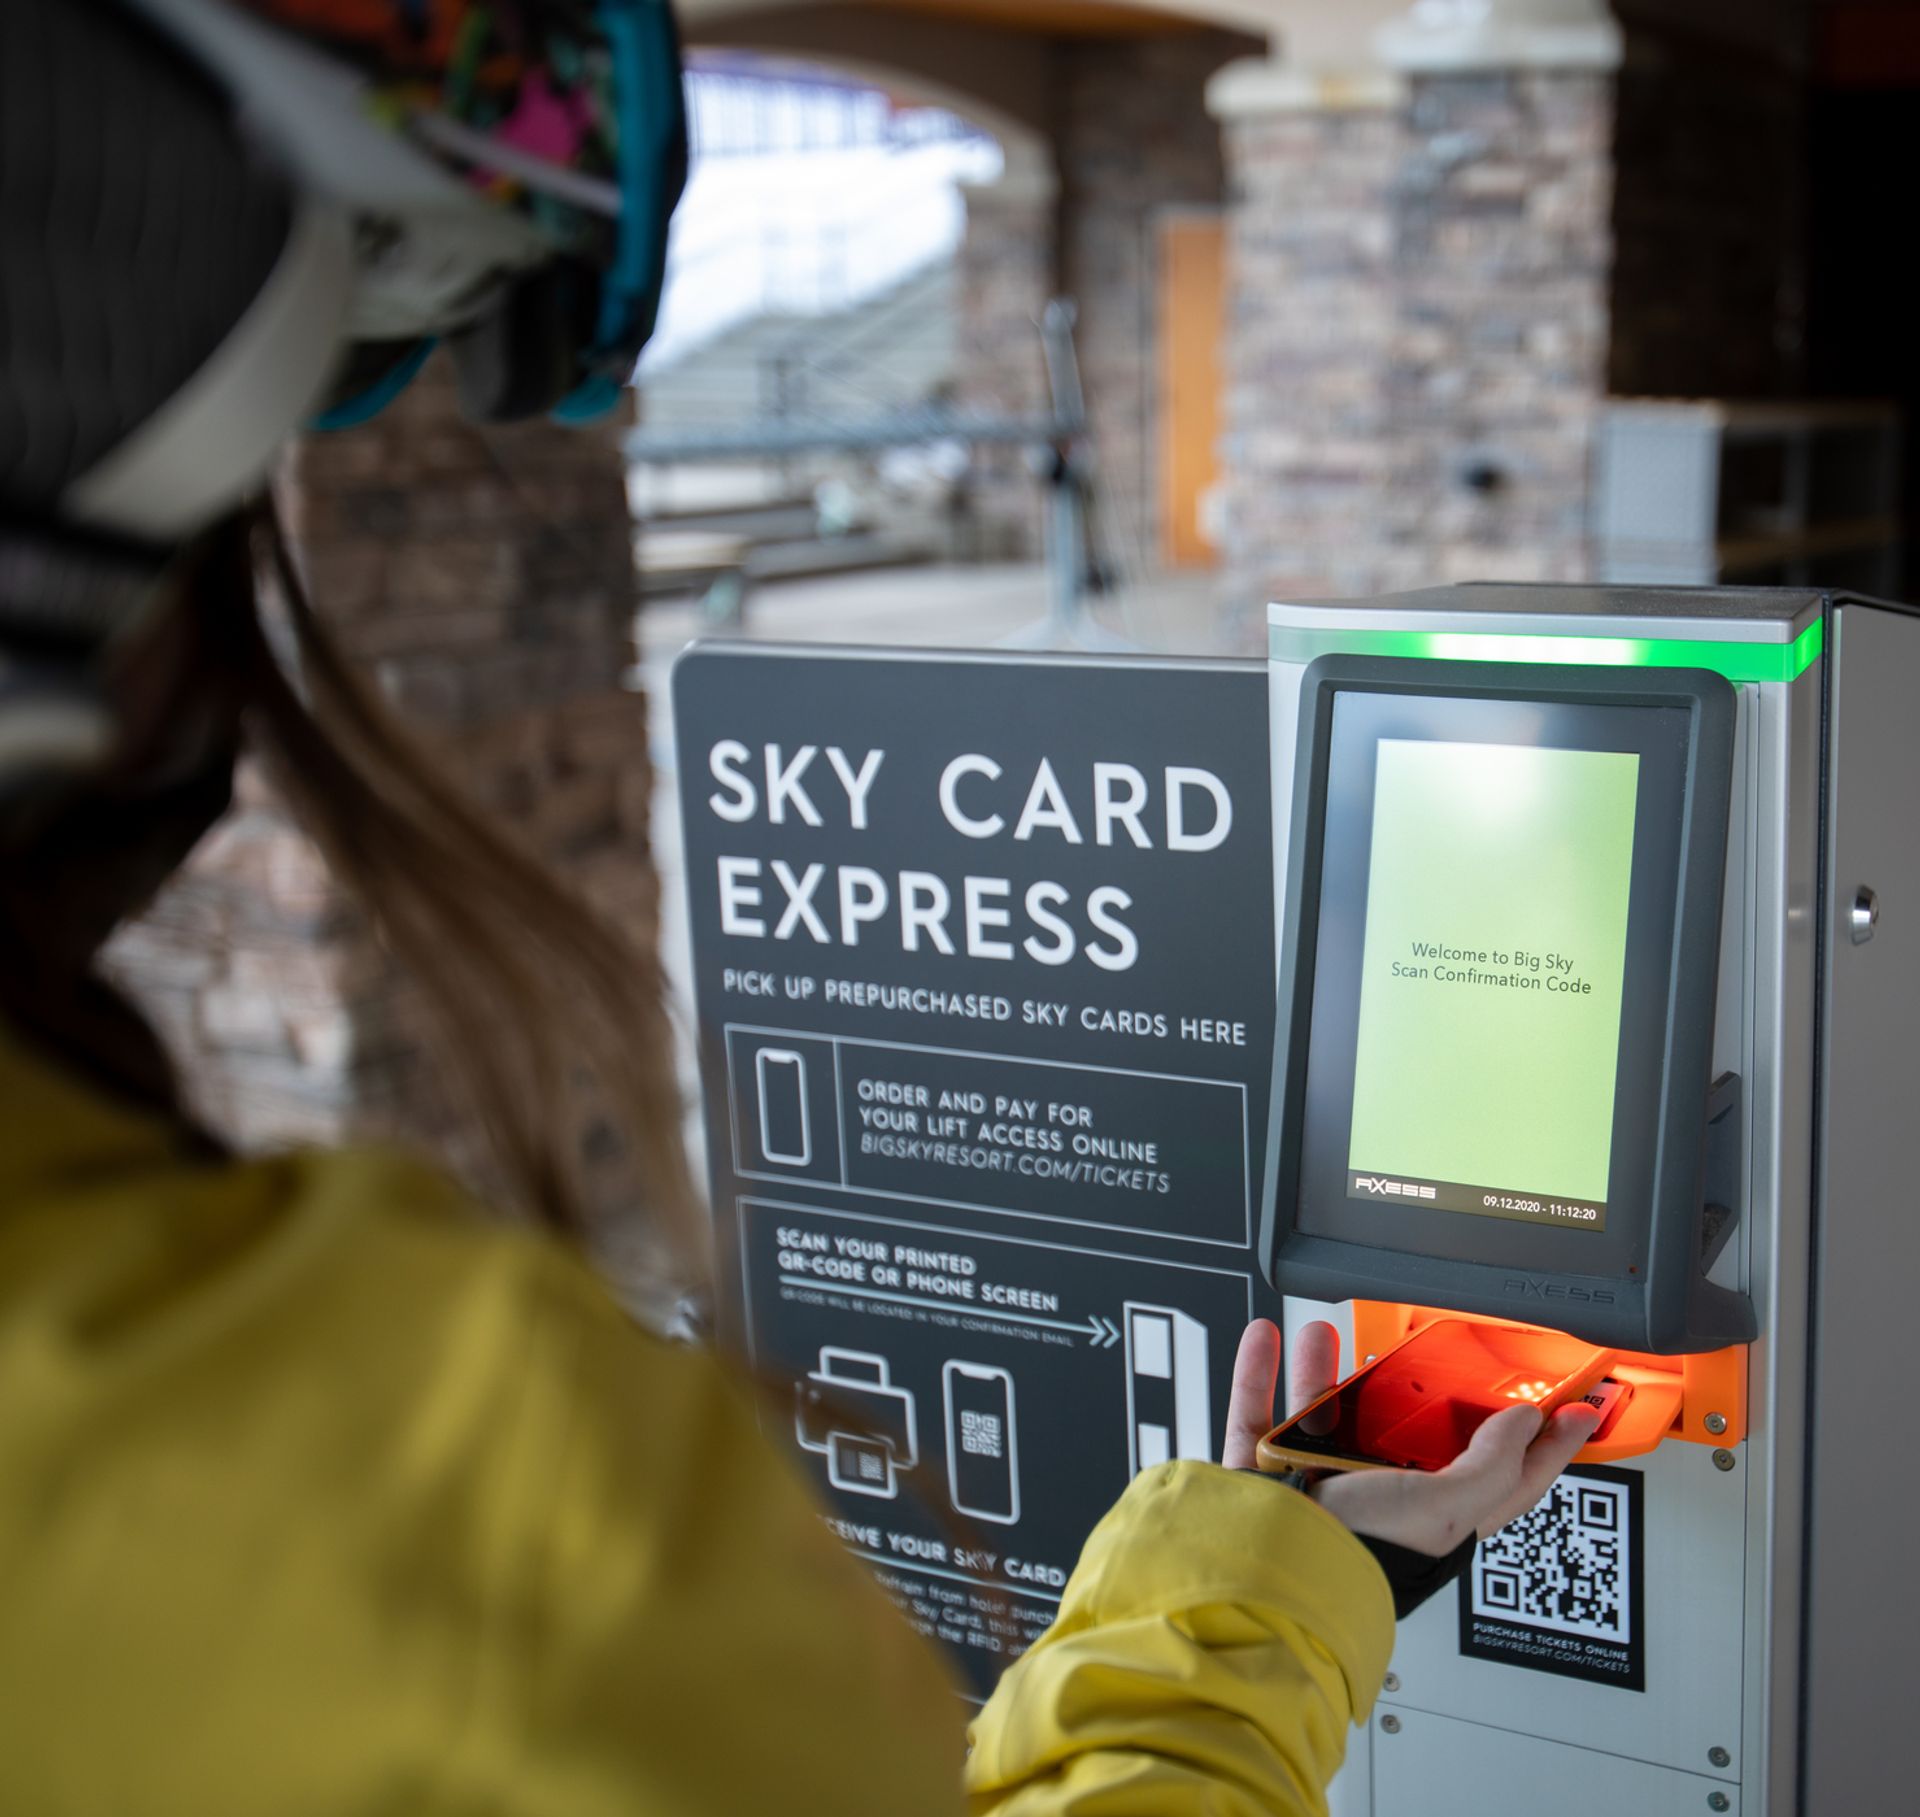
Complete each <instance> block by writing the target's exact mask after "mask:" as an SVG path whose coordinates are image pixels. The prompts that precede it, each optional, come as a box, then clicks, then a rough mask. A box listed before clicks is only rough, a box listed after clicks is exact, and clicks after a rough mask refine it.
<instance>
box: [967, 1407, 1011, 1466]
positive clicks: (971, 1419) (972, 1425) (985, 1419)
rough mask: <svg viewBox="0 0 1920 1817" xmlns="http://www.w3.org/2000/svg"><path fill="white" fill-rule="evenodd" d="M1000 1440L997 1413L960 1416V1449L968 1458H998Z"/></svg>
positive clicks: (999, 1454)
mask: <svg viewBox="0 0 1920 1817" xmlns="http://www.w3.org/2000/svg"><path fill="white" fill-rule="evenodd" d="M1001 1445H1002V1440H1001V1436H1000V1416H999V1414H997V1413H968V1412H965V1411H962V1413H961V1415H960V1449H961V1450H962V1451H964V1452H966V1453H967V1455H968V1456H969V1457H1000V1456H1002V1455H1003V1452H1002V1450H1001Z"/></svg>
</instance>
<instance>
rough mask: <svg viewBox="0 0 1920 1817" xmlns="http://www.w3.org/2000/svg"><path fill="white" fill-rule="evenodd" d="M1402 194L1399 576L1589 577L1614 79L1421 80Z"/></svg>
mask: <svg viewBox="0 0 1920 1817" xmlns="http://www.w3.org/2000/svg"><path fill="white" fill-rule="evenodd" d="M1403 119H1404V121H1405V123H1406V126H1407V129H1408V130H1407V136H1406V141H1405V143H1404V145H1403V147H1402V157H1401V164H1400V174H1399V179H1398V183H1397V186H1396V197H1395V203H1396V205H1395V233H1394V247H1395V274H1394V276H1395V283H1394V293H1395V294H1394V304H1395V318H1396V319H1395V324H1394V344H1393V353H1392V363H1391V367H1390V370H1389V420H1390V423H1391V434H1392V439H1393V454H1392V466H1391V478H1390V485H1391V489H1392V499H1391V501H1390V507H1389V511H1388V518H1387V521H1388V528H1389V535H1390V539H1391V544H1392V547H1393V549H1394V550H1395V551H1396V552H1398V551H1402V550H1412V551H1417V552H1418V572H1417V574H1410V572H1409V570H1408V568H1407V565H1406V563H1405V561H1404V560H1403V559H1402V560H1396V561H1395V562H1393V564H1392V566H1393V568H1394V570H1395V575H1396V584H1397V583H1398V580H1399V579H1401V578H1418V579H1423V580H1427V581H1432V582H1439V583H1451V582H1455V581H1466V580H1535V581H1580V580H1585V579H1587V578H1588V576H1589V572H1590V568H1589V560H1588V540H1589V539H1588V511H1589V489H1588V472H1589V466H1590V450H1591V446H1592V439H1593V431H1594V425H1595V420H1596V416H1597V413H1598V409H1599V406H1600V403H1601V401H1602V399H1603V398H1604V397H1605V395H1606V389H1607V345H1608V309H1607V297H1608V283H1609V275H1608V274H1609V264H1610V257H1611V251H1612V229H1611V222H1610V218H1609V210H1610V204H1611V196H1612V181H1611V179H1612V162H1611V129H1612V120H1613V108H1612V85H1611V82H1610V80H1609V78H1608V77H1606V76H1605V75H1601V74H1596V73H1594V72H1591V71H1587V70H1579V69H1559V68H1555V69H1501V70H1490V71H1479V70H1467V71H1461V72H1458V73H1455V72H1452V71H1444V72H1441V71H1435V72H1432V73H1426V72H1414V73H1411V74H1410V76H1409V86H1408V96H1407V105H1406V111H1405V113H1404V115H1403Z"/></svg>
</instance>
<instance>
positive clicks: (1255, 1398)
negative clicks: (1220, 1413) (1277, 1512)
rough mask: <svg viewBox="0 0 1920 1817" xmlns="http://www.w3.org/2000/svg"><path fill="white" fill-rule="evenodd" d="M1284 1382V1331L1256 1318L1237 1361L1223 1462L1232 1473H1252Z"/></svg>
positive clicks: (1242, 1341) (1243, 1339)
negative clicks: (1276, 1394)
mask: <svg viewBox="0 0 1920 1817" xmlns="http://www.w3.org/2000/svg"><path fill="white" fill-rule="evenodd" d="M1279 1379H1280V1332H1279V1329H1278V1327H1277V1326H1275V1324H1274V1323H1273V1321H1272V1320H1271V1319H1255V1320H1254V1321H1253V1323H1252V1324H1251V1325H1249V1326H1248V1327H1247V1328H1246V1330H1245V1331H1243V1332H1242V1333H1241V1334H1240V1349H1239V1351H1238V1353H1237V1354H1236V1355H1235V1357H1234V1359H1233V1389H1232V1392H1231V1393H1230V1394H1229V1395H1228V1397H1227V1437H1226V1443H1225V1444H1223V1445H1222V1446H1221V1447H1220V1461H1221V1462H1222V1463H1223V1464H1225V1465H1226V1467H1227V1468H1228V1469H1229V1470H1251V1469H1252V1468H1253V1467H1254V1464H1255V1462H1256V1456H1257V1450H1256V1448H1257V1447H1258V1445H1259V1443H1260V1441H1261V1439H1263V1438H1264V1437H1265V1436H1266V1435H1267V1433H1268V1432H1270V1431H1271V1430H1272V1428H1273V1390H1274V1384H1275V1383H1276V1382H1278V1381H1279Z"/></svg>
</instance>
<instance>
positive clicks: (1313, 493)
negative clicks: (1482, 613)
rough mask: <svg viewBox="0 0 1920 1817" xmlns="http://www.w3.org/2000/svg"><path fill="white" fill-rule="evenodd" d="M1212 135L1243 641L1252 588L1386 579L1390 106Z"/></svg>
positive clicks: (1251, 615) (1253, 603)
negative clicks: (1226, 188) (1226, 305)
mask: <svg viewBox="0 0 1920 1817" xmlns="http://www.w3.org/2000/svg"><path fill="white" fill-rule="evenodd" d="M1225 143H1226V151H1227V162H1228V167H1229V169H1230V170H1231V171H1232V173H1233V191H1232V208H1231V212H1230V214H1229V217H1228V239H1227V286H1228V293H1229V297H1230V299H1231V302H1230V309H1229V316H1228V322H1227V338H1226V344H1225V348H1224V350H1223V352H1224V358H1223V367H1224V383H1225V398H1224V400H1223V409H1222V423H1223V426H1224V437H1223V440H1224V446H1223V450H1222V460H1221V465H1222V469H1223V472H1224V474H1225V476H1226V489H1227V509H1226V524H1225V543H1226V546H1225V556H1226V568H1227V577H1228V584H1229V586H1230V588H1231V590H1232V595H1233V598H1234V601H1235V604H1236V606H1237V607H1238V613H1237V616H1238V617H1239V618H1240V619H1241V620H1242V621H1243V622H1242V624H1241V626H1240V637H1239V641H1241V642H1242V643H1244V644H1246V645H1247V647H1248V648H1249V649H1252V648H1257V647H1258V645H1259V641H1260V638H1261V631H1260V620H1259V619H1258V616H1257V614H1258V612H1259V609H1260V608H1261V607H1262V606H1263V605H1264V603H1265V602H1266V601H1267V600H1268V599H1272V598H1288V597H1291V598H1300V599H1312V598H1322V597H1333V596H1344V595H1352V594H1360V593H1371V592H1377V591H1379V590H1381V587H1382V585H1383V583H1384V582H1385V580H1386V574H1385V571H1384V569H1383V566H1382V563H1383V557H1384V554H1385V551H1386V548H1387V529H1386V524H1385V521H1384V515H1383V513H1384V510H1385V506H1386V501H1387V496H1388V487H1389V483H1390V479H1391V467H1390V461H1391V439H1390V430H1391V425H1390V423H1389V421H1388V412H1387V405H1388V386H1387V382H1386V381H1387V372H1388V366H1389V361H1390V359H1391V357H1392V351H1393V343H1394V324H1395V312H1394V296H1393V292H1394V279H1393V267H1394V225H1395V214H1394V184H1395V181H1396V177H1397V173H1398V168H1399V160H1400V156H1401V143H1402V141H1401V126H1400V121H1399V119H1398V117H1397V116H1396V115H1395V114H1394V113H1392V112H1391V111H1388V110H1385V109H1374V108H1364V109H1354V110H1338V109H1314V110H1301V111H1296V112H1281V113H1271V114H1259V115H1255V116H1253V117H1251V118H1242V119H1236V120H1233V121H1231V122H1229V123H1228V125H1227V127H1226V135H1225Z"/></svg>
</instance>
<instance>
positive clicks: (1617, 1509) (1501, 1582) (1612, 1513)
mask: <svg viewBox="0 0 1920 1817" xmlns="http://www.w3.org/2000/svg"><path fill="white" fill-rule="evenodd" d="M1627 1494H1628V1491H1627V1486H1626V1485H1625V1484H1624V1483H1608V1482H1598V1481H1591V1480H1585V1479H1582V1478H1579V1477H1574V1476H1563V1477H1561V1479H1560V1480H1559V1481H1558V1482H1557V1483H1555V1484H1554V1486H1553V1489H1552V1492H1551V1493H1550V1494H1549V1495H1548V1496H1547V1497H1546V1499H1545V1500H1544V1501H1542V1502H1541V1503H1540V1505H1539V1506H1538V1507H1536V1508H1535V1509H1534V1510H1533V1511H1532V1513H1530V1514H1523V1515H1522V1516H1521V1517H1520V1518H1519V1519H1518V1520H1517V1521H1515V1522H1514V1523H1513V1524H1512V1525H1511V1526H1509V1527H1503V1528H1502V1529H1501V1530H1500V1531H1499V1532H1498V1533H1496V1534H1495V1535H1494V1536H1493V1538H1491V1539H1489V1540H1483V1541H1482V1542H1481V1545H1480V1550H1479V1552H1478V1553H1477V1554H1476V1556H1475V1558H1474V1561H1473V1613H1474V1614H1475V1615H1481V1616H1487V1617H1490V1618H1492V1619H1494V1620H1496V1621H1501V1620H1504V1621H1517V1622H1524V1623H1526V1624H1527V1625H1528V1626H1530V1627H1535V1628H1551V1629H1553V1630H1554V1631H1555V1632H1556V1633H1559V1634H1578V1635H1583V1636H1585V1637H1586V1638H1588V1639H1591V1640H1611V1641H1617V1642H1619V1643H1620V1644H1622V1645H1627V1644H1629V1643H1631V1642H1632V1640H1633V1634H1632V1627H1633V1614H1632V1607H1631V1604H1630V1601H1629V1597H1628V1585H1629V1584H1630V1582H1631V1581H1632V1573H1633V1570H1634V1561H1633V1558H1632V1556H1631V1551H1632V1545H1633V1540H1632V1530H1631V1523H1630V1521H1629V1518H1628V1517H1629V1504H1628V1500H1627Z"/></svg>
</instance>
